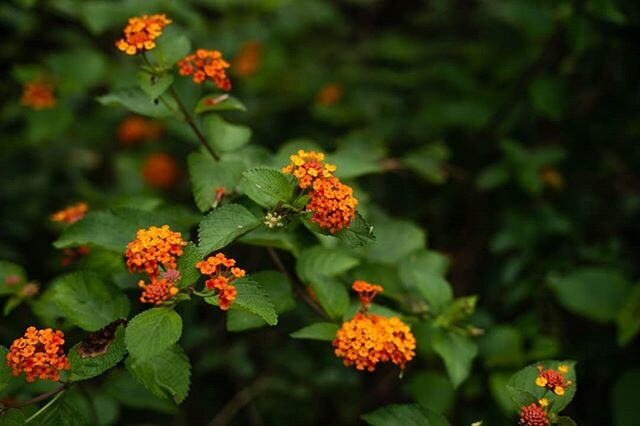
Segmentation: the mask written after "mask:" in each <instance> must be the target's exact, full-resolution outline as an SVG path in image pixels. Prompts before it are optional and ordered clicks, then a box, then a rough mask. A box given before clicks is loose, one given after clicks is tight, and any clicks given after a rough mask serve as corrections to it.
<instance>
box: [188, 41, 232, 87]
mask: <svg viewBox="0 0 640 426" xmlns="http://www.w3.org/2000/svg"><path fill="white" fill-rule="evenodd" d="M178 67H179V68H180V75H182V76H189V75H190V76H193V82H194V83H196V84H202V83H203V82H204V81H205V80H207V79H209V80H211V81H212V82H213V83H214V84H215V85H216V86H217V87H218V88H220V89H222V90H225V91H229V90H231V81H230V80H229V78H228V77H227V73H226V71H225V70H226V69H227V68H229V67H230V65H229V63H228V62H227V61H225V60H224V59H222V53H220V51H218V50H205V49H198V50H197V51H196V53H194V54H192V55H187V56H185V57H184V58H183V59H181V60H180V61H178Z"/></svg>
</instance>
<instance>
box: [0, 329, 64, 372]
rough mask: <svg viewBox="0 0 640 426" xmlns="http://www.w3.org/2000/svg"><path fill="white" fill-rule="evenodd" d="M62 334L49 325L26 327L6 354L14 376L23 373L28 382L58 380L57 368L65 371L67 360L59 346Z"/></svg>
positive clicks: (62, 340)
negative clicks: (39, 327) (42, 328)
mask: <svg viewBox="0 0 640 426" xmlns="http://www.w3.org/2000/svg"><path fill="white" fill-rule="evenodd" d="M62 345H64V334H63V333H62V331H60V330H56V331H53V330H52V329H50V328H47V329H44V330H38V329H36V328H35V327H29V328H27V331H26V332H25V333H24V337H20V338H18V339H16V340H14V341H13V343H12V344H11V347H10V348H9V352H8V353H7V365H8V366H9V367H10V368H11V370H12V373H13V375H14V376H18V375H19V374H20V373H22V372H24V374H25V377H26V380H27V382H33V381H35V380H36V379H39V380H51V381H53V382H57V381H58V380H60V370H68V369H69V368H70V367H69V361H68V360H67V356H66V355H65V353H64V349H63V348H62Z"/></svg>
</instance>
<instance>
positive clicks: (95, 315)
mask: <svg viewBox="0 0 640 426" xmlns="http://www.w3.org/2000/svg"><path fill="white" fill-rule="evenodd" d="M53 289H54V290H53V300H54V301H55V302H56V304H57V305H58V307H60V309H61V310H62V311H63V312H64V314H65V316H66V317H67V319H68V320H69V321H71V322H72V323H73V324H75V325H77V326H78V327H80V328H82V329H83V330H87V331H97V330H99V329H101V328H102V327H104V326H106V325H107V324H110V323H112V322H113V321H115V320H117V319H120V318H126V317H127V315H129V299H127V297H126V296H125V295H124V294H122V293H121V292H120V290H118V289H117V288H116V287H115V286H113V285H110V284H106V283H105V282H103V281H102V280H101V278H100V276H98V275H97V274H95V273H92V272H75V273H72V274H68V275H64V276H62V277H60V278H58V279H57V280H56V281H55V282H54V283H53Z"/></svg>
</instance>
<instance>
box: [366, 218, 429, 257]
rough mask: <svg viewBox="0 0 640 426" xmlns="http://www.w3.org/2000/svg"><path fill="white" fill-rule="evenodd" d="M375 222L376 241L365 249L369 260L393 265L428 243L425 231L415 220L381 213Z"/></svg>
mask: <svg viewBox="0 0 640 426" xmlns="http://www.w3.org/2000/svg"><path fill="white" fill-rule="evenodd" d="M374 223H375V225H376V226H375V229H376V242H375V244H371V245H369V246H367V247H366V249H365V250H364V251H365V253H366V256H367V258H368V259H369V260H372V261H375V262H380V263H384V264H391V265H393V264H396V263H398V262H400V261H401V260H404V259H405V258H406V257H407V256H408V255H409V253H411V252H414V251H416V250H418V249H423V248H424V247H425V245H426V241H427V236H426V233H425V231H424V230H423V229H421V228H420V227H418V226H417V225H416V224H414V223H413V222H410V221H408V220H403V219H393V218H391V217H388V216H386V215H382V214H381V215H379V216H378V217H376V221H375V222H374Z"/></svg>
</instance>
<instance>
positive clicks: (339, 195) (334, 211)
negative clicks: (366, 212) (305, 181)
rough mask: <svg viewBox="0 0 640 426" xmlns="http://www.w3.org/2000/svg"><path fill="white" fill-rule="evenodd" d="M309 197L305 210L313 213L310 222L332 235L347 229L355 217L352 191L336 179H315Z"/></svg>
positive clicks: (356, 202) (355, 203)
mask: <svg viewBox="0 0 640 426" xmlns="http://www.w3.org/2000/svg"><path fill="white" fill-rule="evenodd" d="M309 197H310V199H309V202H308V203H307V207H306V209H307V210H308V211H311V212H313V215H312V216H311V221H312V222H314V223H317V224H318V225H319V226H320V227H321V228H323V229H328V230H329V232H331V233H332V234H335V233H336V232H338V231H340V230H341V229H343V228H347V227H348V226H349V224H350V223H351V220H352V219H353V218H354V216H355V215H356V206H357V205H358V200H356V198H355V197H354V196H353V189H351V187H350V186H348V185H345V184H343V183H342V182H340V180H339V179H338V178H336V177H330V178H325V179H317V180H316V181H315V182H314V183H313V191H311V192H310V193H309Z"/></svg>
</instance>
